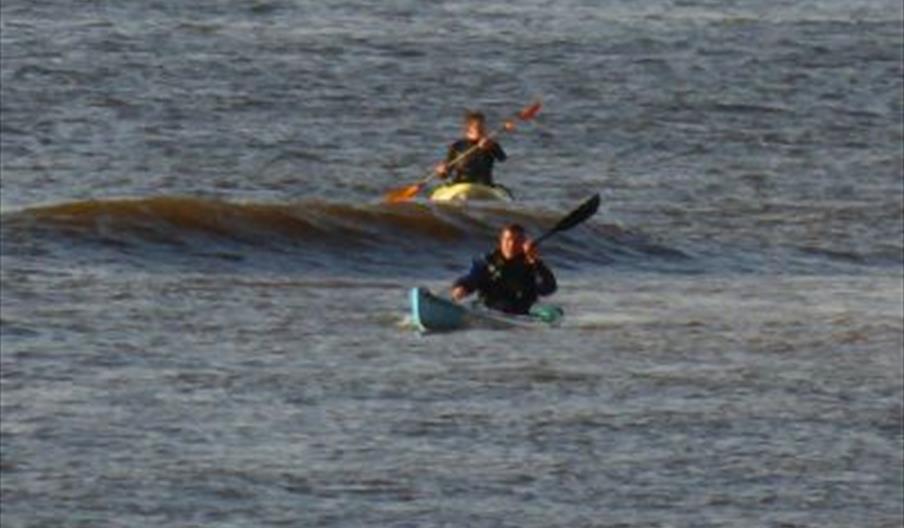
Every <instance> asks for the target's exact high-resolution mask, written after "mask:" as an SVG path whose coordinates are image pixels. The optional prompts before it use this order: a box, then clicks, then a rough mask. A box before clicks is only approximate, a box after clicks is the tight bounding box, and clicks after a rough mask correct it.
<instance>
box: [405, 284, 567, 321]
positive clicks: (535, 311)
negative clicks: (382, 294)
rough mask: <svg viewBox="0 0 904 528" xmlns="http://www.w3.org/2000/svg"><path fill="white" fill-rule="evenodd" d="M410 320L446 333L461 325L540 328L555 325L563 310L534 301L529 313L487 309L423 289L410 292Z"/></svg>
mask: <svg viewBox="0 0 904 528" xmlns="http://www.w3.org/2000/svg"><path fill="white" fill-rule="evenodd" d="M410 300H411V320H412V323H413V325H414V327H415V328H417V329H418V330H420V331H421V332H449V331H452V330H460V329H464V328H474V327H476V328H496V329H505V328H542V327H549V326H555V325H558V324H559V323H560V322H561V320H562V317H564V312H563V311H562V309H561V308H560V307H558V306H555V305H552V304H538V305H535V306H534V307H533V308H532V309H531V313H530V315H513V314H506V313H503V312H497V311H495V310H489V309H487V308H484V307H482V306H480V305H479V304H459V303H456V302H454V301H452V300H451V299H446V298H444V297H440V296H438V295H436V294H434V293H433V292H431V291H430V290H428V289H427V288H412V289H411V292H410Z"/></svg>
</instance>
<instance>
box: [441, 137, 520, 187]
mask: <svg viewBox="0 0 904 528" xmlns="http://www.w3.org/2000/svg"><path fill="white" fill-rule="evenodd" d="M476 144H477V143H476V142H475V141H471V140H469V139H459V140H458V141H456V142H455V143H452V145H451V146H450V147H449V152H448V154H447V155H446V163H449V162H451V161H452V160H454V159H455V158H457V157H458V156H460V155H462V154H463V153H465V152H467V151H468V149H470V148H472V147H474V145H476ZM507 157H508V156H507V155H506V154H505V151H504V150H502V147H501V146H499V143H496V142H495V141H494V142H493V144H492V147H490V148H489V149H486V150H484V149H476V150H475V151H474V152H472V153H471V154H470V155H468V156H467V157H466V158H465V159H463V160H460V161H458V162H457V163H455V164H454V165H452V166H450V167H449V176H450V177H451V179H450V181H451V182H452V183H464V182H467V183H482V184H484V185H493V163H494V162H495V161H496V160H499V161H505V159H506V158H507Z"/></svg>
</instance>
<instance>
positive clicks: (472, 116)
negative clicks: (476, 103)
mask: <svg viewBox="0 0 904 528" xmlns="http://www.w3.org/2000/svg"><path fill="white" fill-rule="evenodd" d="M464 126H465V136H467V138H468V139H472V140H473V139H480V138H482V137H483V136H484V135H485V134H486V117H485V116H484V115H483V113H482V112H476V111H474V110H469V111H467V112H466V113H465V119H464Z"/></svg>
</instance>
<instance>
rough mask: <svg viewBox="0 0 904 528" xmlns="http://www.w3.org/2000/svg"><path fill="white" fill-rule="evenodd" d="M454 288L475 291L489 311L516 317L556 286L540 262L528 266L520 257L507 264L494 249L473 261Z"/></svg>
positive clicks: (547, 269)
mask: <svg viewBox="0 0 904 528" xmlns="http://www.w3.org/2000/svg"><path fill="white" fill-rule="evenodd" d="M454 286H456V287H457V286H462V287H464V288H465V290H466V291H467V292H468V293H471V292H474V291H476V292H477V293H478V294H479V296H480V299H481V301H483V303H484V304H485V305H486V306H487V307H489V308H492V309H494V310H501V311H503V312H507V313H516V314H526V313H528V312H529V311H530V307H531V306H532V305H533V304H534V303H535V302H537V299H538V298H539V297H540V296H541V295H551V294H552V293H554V292H555V291H556V287H557V286H556V278H555V276H554V275H553V274H552V272H551V271H550V270H549V268H548V267H546V265H545V264H544V263H543V262H542V261H540V260H537V261H536V262H535V263H534V264H528V263H527V260H526V259H525V257H524V255H521V256H518V257H516V258H514V259H512V260H508V261H507V260H505V259H504V258H502V254H501V253H500V252H499V250H498V249H497V250H496V251H494V252H492V253H488V254H486V255H484V256H483V257H481V258H477V259H474V262H473V264H472V265H471V270H470V271H469V272H468V274H467V275H464V276H463V277H460V278H459V279H458V280H456V281H455V284H454Z"/></svg>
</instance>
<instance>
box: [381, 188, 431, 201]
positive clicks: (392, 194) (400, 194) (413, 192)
mask: <svg viewBox="0 0 904 528" xmlns="http://www.w3.org/2000/svg"><path fill="white" fill-rule="evenodd" d="M421 187H422V185H421V184H420V183H417V184H414V185H409V186H408V187H402V188H400V189H393V190H391V191H389V192H388V193H386V194H385V195H384V196H383V200H385V201H387V202H389V203H398V202H407V201H408V200H410V199H412V198H414V197H415V196H417V193H419V192H421Z"/></svg>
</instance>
